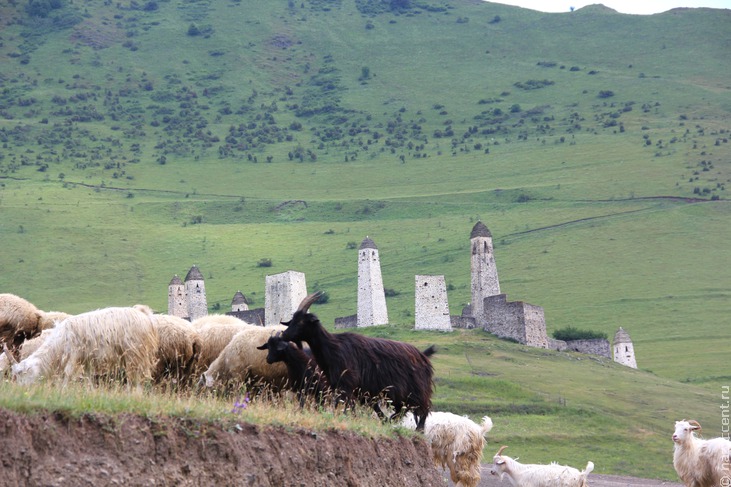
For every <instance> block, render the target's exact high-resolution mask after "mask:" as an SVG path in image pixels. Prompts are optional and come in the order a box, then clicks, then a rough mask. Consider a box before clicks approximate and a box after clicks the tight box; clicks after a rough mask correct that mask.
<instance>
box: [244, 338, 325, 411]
mask: <svg viewBox="0 0 731 487" xmlns="http://www.w3.org/2000/svg"><path fill="white" fill-rule="evenodd" d="M256 348H258V349H259V350H268V353H267V363H268V364H273V363H276V362H284V364H285V365H286V366H287V387H288V388H289V389H290V390H292V391H294V392H295V393H296V394H297V398H298V399H299V403H300V407H304V405H305V400H306V398H307V397H308V396H309V397H314V398H315V400H316V401H317V403H318V404H320V405H322V404H323V403H324V400H325V398H326V397H327V396H330V395H331V394H330V392H331V391H330V384H329V382H328V381H327V378H326V377H325V375H324V374H323V373H322V370H320V368H319V367H318V366H317V363H316V362H315V359H314V358H313V356H312V353H311V352H310V351H309V350H307V351H305V350H301V349H300V348H299V347H298V346H297V345H296V344H294V343H292V342H288V341H287V340H284V339H283V338H282V336H281V333H277V334H275V335H272V336H271V337H270V338H269V340H267V342H266V343H264V344H263V345H261V346H258V347H256Z"/></svg>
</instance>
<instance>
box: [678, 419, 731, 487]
mask: <svg viewBox="0 0 731 487" xmlns="http://www.w3.org/2000/svg"><path fill="white" fill-rule="evenodd" d="M700 431H701V425H700V423H698V421H695V420H690V421H686V420H682V421H676V422H675V432H674V433H673V441H674V442H675V451H674V452H673V466H674V467H675V471H676V472H678V477H680V479H681V480H682V481H683V483H684V484H685V485H687V486H688V487H718V486H720V485H729V482H730V481H731V441H729V440H728V439H726V438H713V439H712V440H702V439H700V438H696V436H695V432H700ZM722 479H723V480H725V482H726V483H722Z"/></svg>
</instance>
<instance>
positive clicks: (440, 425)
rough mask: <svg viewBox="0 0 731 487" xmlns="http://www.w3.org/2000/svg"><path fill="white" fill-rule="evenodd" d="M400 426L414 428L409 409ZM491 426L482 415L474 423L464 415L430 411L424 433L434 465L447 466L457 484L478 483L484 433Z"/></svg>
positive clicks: (472, 486) (474, 485)
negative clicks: (480, 420)
mask: <svg viewBox="0 0 731 487" xmlns="http://www.w3.org/2000/svg"><path fill="white" fill-rule="evenodd" d="M401 424H402V425H403V426H406V427H407V428H410V429H416V422H415V421H414V415H413V414H411V413H410V412H409V413H407V414H406V415H405V416H404V419H403V420H402V421H401ZM491 429H492V420H491V419H490V417H489V416H483V418H482V423H480V424H477V423H475V422H474V421H472V420H471V419H470V418H468V417H467V416H459V415H457V414H454V413H449V412H442V411H432V412H430V413H429V414H428V415H427V417H426V423H425V424H424V436H426V439H427V440H428V441H429V443H430V445H431V449H432V459H433V461H434V465H435V466H441V467H442V468H448V469H449V476H450V478H451V479H452V482H454V483H455V484H456V485H463V486H464V487H476V486H477V485H478V484H479V483H480V463H481V462H482V450H483V449H484V448H485V444H486V440H485V435H486V434H487V433H488V432H489V431H490V430H491Z"/></svg>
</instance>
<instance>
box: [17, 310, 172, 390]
mask: <svg viewBox="0 0 731 487" xmlns="http://www.w3.org/2000/svg"><path fill="white" fill-rule="evenodd" d="M144 308H146V307H144ZM147 309H149V308H147ZM157 348H158V335H157V331H156V330H155V327H154V326H153V324H152V316H151V314H148V313H147V312H145V311H143V310H141V309H139V308H104V309H99V310H95V311H90V312H87V313H82V314H80V315H75V316H71V317H69V318H67V319H65V320H63V321H62V322H60V323H58V324H57V325H56V326H55V327H54V328H52V329H51V331H50V333H49V335H48V337H47V338H46V340H45V341H44V342H43V344H42V345H41V346H40V347H39V348H38V349H37V350H36V351H35V352H34V353H32V354H31V355H30V356H29V357H28V358H26V359H25V360H23V361H21V362H19V363H17V364H15V365H13V367H12V372H13V377H14V378H15V380H17V382H18V383H20V384H31V383H33V382H36V381H38V380H40V379H41V378H43V379H48V378H50V377H53V376H54V375H56V374H61V375H62V376H63V378H64V383H67V382H69V381H70V380H72V379H74V378H76V377H77V376H78V373H79V372H80V371H81V370H83V372H84V373H85V375H86V377H88V378H100V377H108V378H122V377H124V378H126V380H127V383H128V384H130V385H141V384H142V383H143V382H145V381H149V380H151V379H152V370H153V366H154V365H155V363H156V353H157Z"/></svg>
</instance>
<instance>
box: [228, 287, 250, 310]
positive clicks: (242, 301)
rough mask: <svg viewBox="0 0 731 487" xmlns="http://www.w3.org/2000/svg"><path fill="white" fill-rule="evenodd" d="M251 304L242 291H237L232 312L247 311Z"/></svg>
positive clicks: (232, 301) (232, 304)
mask: <svg viewBox="0 0 731 487" xmlns="http://www.w3.org/2000/svg"><path fill="white" fill-rule="evenodd" d="M248 309H249V302H248V301H247V300H246V296H244V293H242V292H241V291H236V294H234V298H233V299H232V300H231V311H247V310H248Z"/></svg>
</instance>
